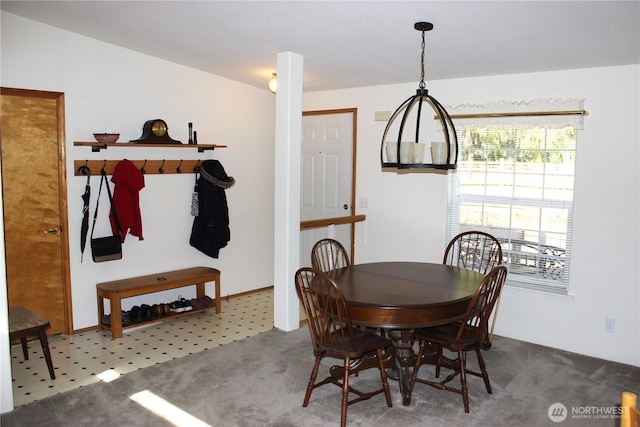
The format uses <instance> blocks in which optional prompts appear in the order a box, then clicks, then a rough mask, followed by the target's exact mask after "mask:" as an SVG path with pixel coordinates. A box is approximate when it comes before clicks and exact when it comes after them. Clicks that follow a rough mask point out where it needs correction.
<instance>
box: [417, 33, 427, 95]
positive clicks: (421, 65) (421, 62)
mask: <svg viewBox="0 0 640 427" xmlns="http://www.w3.org/2000/svg"><path fill="white" fill-rule="evenodd" d="M424 46H425V44H424V31H423V32H422V56H421V57H420V67H421V70H422V72H421V74H420V85H419V86H420V89H424V88H425V87H426V85H425V83H424Z"/></svg>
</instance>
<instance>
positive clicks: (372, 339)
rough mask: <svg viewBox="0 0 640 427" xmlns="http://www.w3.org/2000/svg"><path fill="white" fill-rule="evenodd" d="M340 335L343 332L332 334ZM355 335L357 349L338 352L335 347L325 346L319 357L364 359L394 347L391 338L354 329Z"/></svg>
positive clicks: (322, 347)
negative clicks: (370, 354)
mask: <svg viewBox="0 0 640 427" xmlns="http://www.w3.org/2000/svg"><path fill="white" fill-rule="evenodd" d="M340 333H341V331H334V332H332V334H334V335H335V334H340ZM347 333H348V332H347ZM353 334H354V336H355V345H356V346H355V348H347V349H340V350H338V349H336V348H335V347H334V346H325V345H323V346H320V348H319V353H320V354H319V355H320V356H329V357H338V358H343V357H349V358H358V357H362V355H364V354H367V353H372V352H374V351H376V350H377V349H379V348H381V349H384V348H387V347H391V346H392V345H393V341H391V340H390V339H389V338H385V337H383V336H380V335H378V334H375V333H371V332H365V331H361V330H359V329H355V328H354V329H353Z"/></svg>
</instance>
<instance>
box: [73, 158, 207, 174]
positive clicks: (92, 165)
mask: <svg viewBox="0 0 640 427" xmlns="http://www.w3.org/2000/svg"><path fill="white" fill-rule="evenodd" d="M119 162H120V160H74V162H73V166H74V169H75V176H83V175H84V176H86V175H87V169H88V170H89V171H90V172H91V175H97V176H99V175H100V170H101V169H102V168H104V170H105V172H106V173H107V175H113V171H114V170H115V168H116V165H117V164H118V163H119ZM131 162H132V163H133V164H134V165H136V167H137V168H138V169H142V168H143V166H144V170H145V175H160V174H164V175H171V174H178V173H195V169H196V167H197V166H199V165H200V164H202V160H131ZM83 172H84V173H83Z"/></svg>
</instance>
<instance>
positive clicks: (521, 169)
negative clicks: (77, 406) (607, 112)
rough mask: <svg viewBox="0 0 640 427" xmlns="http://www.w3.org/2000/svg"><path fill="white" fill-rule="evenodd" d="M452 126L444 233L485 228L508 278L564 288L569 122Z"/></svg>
mask: <svg viewBox="0 0 640 427" xmlns="http://www.w3.org/2000/svg"><path fill="white" fill-rule="evenodd" d="M520 118H521V117H519V119H520ZM454 122H455V119H454ZM455 124H456V128H457V132H458V144H459V155H458V168H457V170H456V172H454V173H452V174H450V177H451V185H450V208H451V209H450V211H449V212H450V214H449V234H450V237H453V236H455V235H456V234H458V233H460V232H462V231H468V230H482V231H486V232H488V233H490V234H492V235H494V236H495V237H496V238H498V240H500V242H501V244H502V250H503V259H504V261H505V262H506V263H508V267H509V275H508V277H507V281H508V283H509V284H511V285H516V286H524V287H528V288H535V289H541V290H545V291H551V292H558V293H566V292H567V287H568V281H569V266H570V259H571V258H570V255H571V224H572V217H573V188H574V173H575V159H576V135H577V133H576V127H574V126H563V127H557V126H544V125H540V124H538V125H535V126H531V125H523V124H517V125H508V124H507V125H504V124H502V125H500V126H491V125H487V124H486V123H484V124H475V125H474V124H471V125H469V124H465V125H462V126H460V127H459V128H458V123H455Z"/></svg>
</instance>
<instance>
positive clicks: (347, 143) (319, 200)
mask: <svg viewBox="0 0 640 427" xmlns="http://www.w3.org/2000/svg"><path fill="white" fill-rule="evenodd" d="M353 118H354V115H353V113H352V112H336V113H331V114H327V113H325V112H319V113H318V114H312V113H310V114H305V115H304V116H303V118H302V159H301V173H300V179H301V183H300V191H301V194H300V220H301V221H306V220H312V219H324V218H333V217H341V216H349V215H352V214H353V206H352V200H351V198H352V182H353V167H352V166H353V130H354V129H353V126H354V124H353V121H354V120H353ZM300 236H301V237H300V239H301V241H300V265H301V266H307V265H310V264H311V258H310V257H311V248H312V247H313V244H314V243H315V242H316V241H318V240H320V239H322V238H324V237H331V238H334V239H336V240H338V241H340V243H342V244H343V245H344V247H345V248H347V250H349V248H351V226H350V225H340V226H329V227H325V228H316V229H312V230H304V231H302V232H301V234H300Z"/></svg>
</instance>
